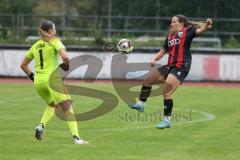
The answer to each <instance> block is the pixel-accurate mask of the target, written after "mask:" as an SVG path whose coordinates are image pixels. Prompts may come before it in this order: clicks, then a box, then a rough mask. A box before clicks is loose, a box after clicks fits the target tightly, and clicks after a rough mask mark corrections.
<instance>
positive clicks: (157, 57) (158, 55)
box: [150, 48, 166, 67]
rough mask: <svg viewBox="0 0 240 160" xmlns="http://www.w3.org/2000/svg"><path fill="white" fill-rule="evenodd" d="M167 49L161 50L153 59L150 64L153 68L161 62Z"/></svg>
mask: <svg viewBox="0 0 240 160" xmlns="http://www.w3.org/2000/svg"><path fill="white" fill-rule="evenodd" d="M165 52H166V51H165V49H163V48H162V49H161V50H160V51H159V52H158V53H157V54H156V55H155V56H154V57H153V59H152V61H151V62H150V65H151V67H154V66H155V64H156V63H157V61H159V60H160V59H161V58H162V57H163V56H164V54H165Z"/></svg>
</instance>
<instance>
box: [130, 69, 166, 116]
mask: <svg viewBox="0 0 240 160" xmlns="http://www.w3.org/2000/svg"><path fill="white" fill-rule="evenodd" d="M164 67H165V66H164ZM159 69H160V70H159ZM161 69H162V67H160V68H158V69H157V68H155V69H153V70H152V72H150V73H149V74H148V76H147V77H146V78H145V79H144V81H143V85H142V88H141V92H140V95H139V100H138V102H137V103H134V104H129V105H128V106H129V107H130V108H132V109H136V110H137V111H139V112H143V111H144V104H145V102H146V101H147V99H148V97H149V96H150V94H151V91H152V85H154V84H158V83H160V82H164V81H165V76H163V74H162V72H161Z"/></svg>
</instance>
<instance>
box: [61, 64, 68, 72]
mask: <svg viewBox="0 0 240 160" xmlns="http://www.w3.org/2000/svg"><path fill="white" fill-rule="evenodd" d="M59 67H61V68H62V69H63V70H64V71H68V70H69V64H65V63H62V64H60V65H59Z"/></svg>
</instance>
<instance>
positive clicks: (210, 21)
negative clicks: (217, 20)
mask: <svg viewBox="0 0 240 160" xmlns="http://www.w3.org/2000/svg"><path fill="white" fill-rule="evenodd" d="M206 24H207V26H208V28H211V27H212V25H213V21H212V19H211V18H207V19H206Z"/></svg>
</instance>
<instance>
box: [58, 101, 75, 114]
mask: <svg viewBox="0 0 240 160" xmlns="http://www.w3.org/2000/svg"><path fill="white" fill-rule="evenodd" d="M72 103H73V101H72V100H71V99H69V100H67V101H65V102H62V103H59V104H58V105H59V106H60V107H61V108H62V109H63V111H64V112H66V111H68V110H70V109H71V106H72Z"/></svg>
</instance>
